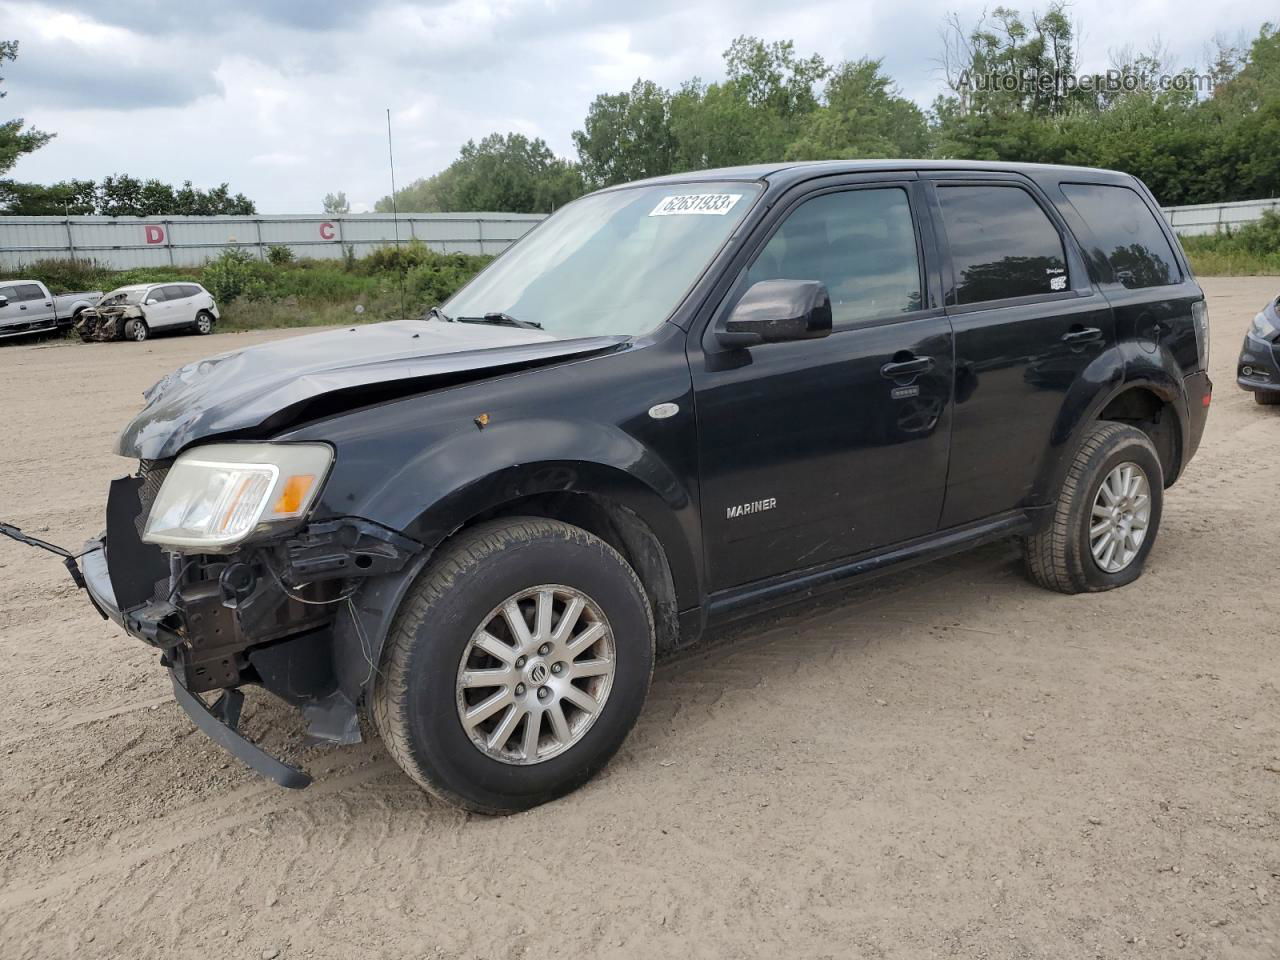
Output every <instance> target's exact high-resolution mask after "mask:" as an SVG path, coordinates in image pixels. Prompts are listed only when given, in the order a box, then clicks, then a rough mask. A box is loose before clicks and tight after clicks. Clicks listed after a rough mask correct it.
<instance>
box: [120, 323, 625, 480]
mask: <svg viewBox="0 0 1280 960" xmlns="http://www.w3.org/2000/svg"><path fill="white" fill-rule="evenodd" d="M626 340H627V338H626V337H621V336H608V337H583V338H579V339H573V340H558V339H556V338H555V336H554V335H552V334H550V333H547V332H545V331H542V330H535V329H522V328H517V327H501V326H493V325H486V324H470V323H447V322H444V321H439V320H393V321H389V322H387V323H375V324H369V325H366V326H359V327H352V328H349V329H343V330H331V331H327V332H324V333H314V334H310V335H308V336H302V337H292V338H289V339H286V340H277V341H275V342H273V343H265V344H261V345H259V346H255V347H248V348H246V349H244V350H235V351H232V352H231V353H224V354H220V355H218V356H216V357H210V358H209V359H207V360H200V361H197V362H196V363H189V364H187V365H186V366H185V367H183V368H182V369H180V370H175V371H174V372H173V373H171V374H169V375H168V376H166V377H164V378H163V379H162V380H160V382H158V383H157V384H155V385H154V386H153V387H151V388H150V389H149V390H147V392H146V393H145V394H143V396H144V398H145V399H146V401H147V403H146V406H145V407H143V409H142V412H141V413H139V414H138V415H137V416H136V417H134V418H133V420H132V421H131V422H130V423H129V425H128V426H127V427H125V429H124V432H123V433H121V434H120V438H119V440H117V441H116V453H118V454H120V455H121V456H124V457H136V458H138V459H140V460H161V459H166V458H168V457H171V456H173V455H174V454H176V453H178V452H179V451H181V450H182V449H183V448H184V447H186V446H188V445H189V444H191V443H193V442H195V441H197V440H202V439H205V438H207V437H213V436H218V435H223V434H239V435H252V434H253V432H254V431H255V430H261V429H264V428H265V429H270V428H272V427H283V426H286V425H288V424H289V423H290V421H291V418H292V419H293V420H300V419H304V418H305V417H306V416H307V412H308V411H309V410H310V411H314V410H316V409H318V407H317V403H318V402H323V403H324V404H325V409H326V410H328V411H329V412H333V411H335V410H338V409H341V408H342V406H343V404H344V403H345V404H347V405H349V406H351V407H355V406H361V405H363V404H365V403H371V402H377V401H378V400H379V399H393V398H396V397H401V396H407V395H410V394H413V393H419V392H424V391H427V390H431V389H433V387H435V386H442V385H446V384H453V383H458V382H460V381H462V380H469V379H480V378H483V377H487V376H496V375H498V374H500V373H502V372H504V371H508V370H512V369H522V368H526V367H530V366H537V365H542V364H546V363H552V362H555V361H558V360H564V359H568V358H571V357H579V356H583V355H585V354H590V353H600V352H607V351H609V350H612V349H615V348H617V347H618V346H620V345H621V344H622V343H625V342H626Z"/></svg>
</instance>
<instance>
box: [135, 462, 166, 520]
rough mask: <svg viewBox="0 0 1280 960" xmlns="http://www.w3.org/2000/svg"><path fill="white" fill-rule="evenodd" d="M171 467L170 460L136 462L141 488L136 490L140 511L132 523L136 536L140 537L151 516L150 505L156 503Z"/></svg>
mask: <svg viewBox="0 0 1280 960" xmlns="http://www.w3.org/2000/svg"><path fill="white" fill-rule="evenodd" d="M172 465H173V461H172V460H139V461H138V476H139V477H140V478H141V479H142V486H140V487H139V488H138V505H139V506H140V507H141V509H140V510H139V511H138V517H137V519H136V520H135V521H134V525H135V526H136V527H137V530H138V536H142V529H143V527H145V526H146V523H147V517H149V516H151V505H152V504H153V503H155V502H156V497H157V496H158V495H159V493H160V485H161V484H162V483H164V478H165V477H166V476H168V474H169V467H170V466H172Z"/></svg>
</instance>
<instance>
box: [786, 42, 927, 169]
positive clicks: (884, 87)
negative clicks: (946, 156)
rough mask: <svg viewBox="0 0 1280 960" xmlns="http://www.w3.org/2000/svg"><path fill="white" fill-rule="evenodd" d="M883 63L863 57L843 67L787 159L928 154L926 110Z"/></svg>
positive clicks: (836, 72) (917, 155)
mask: <svg viewBox="0 0 1280 960" xmlns="http://www.w3.org/2000/svg"><path fill="white" fill-rule="evenodd" d="M882 64H883V62H882V61H880V60H870V59H866V58H863V59H861V60H856V61H853V62H848V63H842V64H841V65H840V66H839V67H837V68H836V70H835V72H834V73H833V74H832V75H831V78H830V79H829V80H828V81H827V85H826V89H825V90H824V92H823V97H822V103H823V109H821V110H818V111H816V112H815V113H814V115H813V117H812V119H811V120H810V121H809V122H808V123H807V124H806V125H805V128H804V130H803V131H802V132H801V134H800V136H799V137H798V138H797V139H796V140H795V141H794V142H793V143H792V144H791V145H790V146H789V147H788V148H787V152H786V157H787V159H789V160H828V159H837V158H844V157H924V156H927V155H928V151H929V127H928V124H927V122H926V120H925V115H924V111H922V110H921V109H920V108H919V107H918V106H916V105H915V104H914V103H912V102H911V101H910V100H907V99H906V98H904V97H903V96H902V95H901V93H900V92H899V90H898V88H897V87H896V86H895V85H894V83H893V80H892V79H891V78H890V77H889V76H888V75H887V74H885V73H884V72H883V70H882Z"/></svg>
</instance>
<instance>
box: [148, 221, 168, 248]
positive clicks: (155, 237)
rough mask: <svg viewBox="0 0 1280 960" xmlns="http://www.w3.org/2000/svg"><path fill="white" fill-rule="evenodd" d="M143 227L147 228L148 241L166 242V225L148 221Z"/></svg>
mask: <svg viewBox="0 0 1280 960" xmlns="http://www.w3.org/2000/svg"><path fill="white" fill-rule="evenodd" d="M143 229H144V230H146V234H147V243H164V227H160V226H157V225H156V224H154V223H148V224H147V225H146V227H144V228H143Z"/></svg>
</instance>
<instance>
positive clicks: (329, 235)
mask: <svg viewBox="0 0 1280 960" xmlns="http://www.w3.org/2000/svg"><path fill="white" fill-rule="evenodd" d="M333 236H334V234H333V224H332V223H328V222H326V223H322V224H320V239H321V240H332V239H333Z"/></svg>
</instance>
